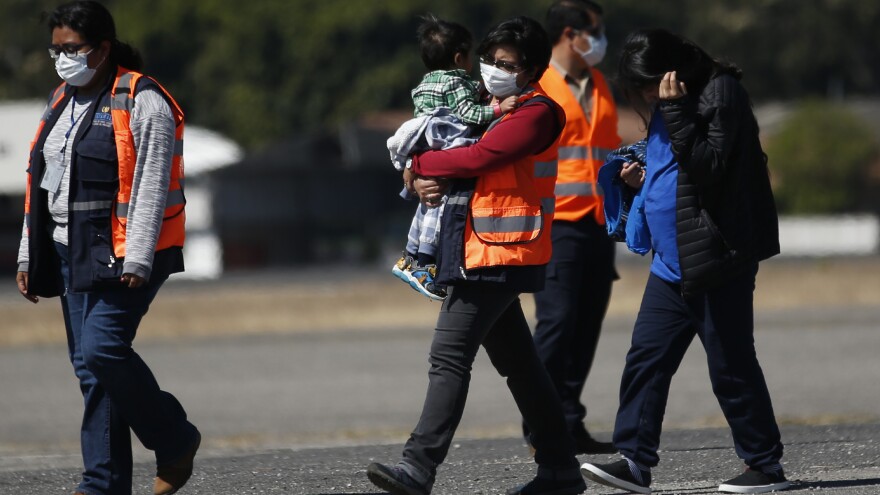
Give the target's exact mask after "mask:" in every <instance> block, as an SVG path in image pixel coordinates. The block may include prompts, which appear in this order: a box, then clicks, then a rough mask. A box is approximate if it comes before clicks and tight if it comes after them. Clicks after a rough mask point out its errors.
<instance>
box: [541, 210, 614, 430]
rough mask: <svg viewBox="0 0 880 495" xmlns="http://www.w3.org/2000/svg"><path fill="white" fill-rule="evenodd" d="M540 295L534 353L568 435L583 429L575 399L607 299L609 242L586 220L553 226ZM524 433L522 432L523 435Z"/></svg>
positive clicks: (593, 350)
mask: <svg viewBox="0 0 880 495" xmlns="http://www.w3.org/2000/svg"><path fill="white" fill-rule="evenodd" d="M551 232H552V234H551V235H552V237H553V256H552V258H551V260H550V264H549V265H547V280H546V285H545V287H544V290H543V291H541V292H538V293H536V294H535V309H536V311H535V313H536V317H537V320H538V323H537V325H536V326H535V337H534V340H535V347H536V348H537V350H538V356H539V357H540V359H541V362H542V363H544V367H545V368H546V369H547V372H548V373H549V374H550V380H551V381H552V382H553V385H554V387H555V388H556V391H557V392H558V393H559V398H560V400H562V408H563V410H564V411H565V421H566V423H567V424H568V429H569V431H572V432H573V431H575V430H576V429H579V428H583V421H584V418H585V417H586V415H587V408H586V406H584V405H583V404H582V403H581V393H582V392H583V390H584V384H585V383H586V381H587V375H588V374H589V373H590V368H591V367H592V366H593V357H594V356H595V354H596V345H597V344H598V342H599V334H600V333H601V331H602V320H603V319H604V318H605V312H606V310H607V309H608V300H609V299H610V297H611V284H612V282H613V281H614V280H615V279H616V278H617V272H616V271H615V269H614V251H615V250H614V242H613V241H612V240H611V239H610V238H609V237H608V234H607V232H606V231H605V227H604V226H602V225H599V224H597V223H596V222H595V221H594V220H593V219H592V217H585V218H583V219H581V220H579V221H577V222H566V221H555V222H553V229H552V231H551ZM526 433H528V430H527V429H526Z"/></svg>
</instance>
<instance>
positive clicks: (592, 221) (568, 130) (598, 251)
mask: <svg viewBox="0 0 880 495" xmlns="http://www.w3.org/2000/svg"><path fill="white" fill-rule="evenodd" d="M545 27H546V29H547V33H548V35H549V37H550V39H551V41H552V42H553V43H554V45H553V55H552V59H551V61H550V67H549V68H548V69H547V72H545V73H544V76H543V77H542V78H541V86H542V87H543V88H544V89H545V91H546V92H547V94H548V95H549V96H550V97H551V98H553V99H554V100H555V101H556V102H557V103H559V105H561V106H562V108H563V110H564V111H565V118H566V124H565V129H564V130H563V131H562V135H561V137H560V140H559V165H558V173H557V179H556V188H555V192H556V204H555V213H554V220H553V227H552V229H551V236H552V240H553V254H552V259H551V260H550V264H549V265H548V266H547V278H546V284H545V288H544V290H543V291H541V292H538V293H536V294H535V305H536V317H537V326H536V328H535V336H534V340H535V347H536V348H537V350H538V355H539V356H540V358H541V360H542V361H543V363H544V366H545V367H546V368H547V371H548V373H549V374H550V377H551V379H552V381H553V383H554V385H555V386H556V390H557V392H558V393H559V396H560V398H561V399H562V404H563V407H564V410H565V416H566V422H567V424H568V428H569V431H570V432H571V434H572V436H573V437H574V440H575V443H576V446H577V452H578V453H579V454H599V453H611V452H614V448H613V447H612V445H611V444H610V443H606V442H599V441H597V440H595V439H593V438H592V436H590V434H589V432H588V431H587V429H586V427H585V426H584V418H585V417H586V412H587V411H586V407H585V406H584V405H583V404H582V403H581V401H580V396H581V392H582V391H583V388H584V383H585V382H586V379H587V375H588V374H589V371H590V367H591V366H592V363H593V356H594V355H595V352H596V344H597V342H598V340H599V333H600V330H601V327H602V320H603V318H604V317H605V311H606V309H607V308H608V300H609V298H610V296H611V283H612V281H613V280H615V279H616V278H617V272H616V270H615V268H614V251H615V247H614V243H613V241H611V239H610V238H609V237H608V234H607V233H606V232H605V218H604V212H603V208H602V201H603V197H602V190H601V189H600V188H599V185H598V183H597V181H596V178H597V174H598V171H599V167H600V166H601V165H602V164H603V163H604V161H605V157H606V155H607V154H608V153H609V152H610V151H611V150H613V149H615V148H617V147H618V146H619V145H620V137H619V136H618V134H617V110H616V108H615V106H614V100H613V98H612V96H611V92H610V91H609V89H608V85H607V83H606V82H605V78H604V77H603V76H602V74H601V73H600V72H599V71H598V70H596V69H594V68H593V66H594V65H596V64H598V63H599V62H600V61H601V60H602V57H603V56H604V54H605V47H606V45H607V41H606V39H605V33H604V26H603V24H602V7H601V6H600V5H599V4H597V3H596V2H593V1H591V0H558V1H557V2H555V3H554V4H553V5H552V6H551V7H550V9H549V10H548V12H547V20H546V25H545ZM524 428H525V429H526V433H528V429H527V427H525V426H524ZM527 438H528V436H527Z"/></svg>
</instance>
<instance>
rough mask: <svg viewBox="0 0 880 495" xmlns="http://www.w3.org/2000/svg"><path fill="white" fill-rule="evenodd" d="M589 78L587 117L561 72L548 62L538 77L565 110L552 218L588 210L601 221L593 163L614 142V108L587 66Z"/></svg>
mask: <svg viewBox="0 0 880 495" xmlns="http://www.w3.org/2000/svg"><path fill="white" fill-rule="evenodd" d="M590 77H591V78H592V79H593V94H592V99H591V101H592V104H593V109H592V112H591V117H592V122H590V121H588V120H587V116H586V114H585V112H584V109H583V108H582V107H581V105H580V103H579V102H578V100H577V99H576V98H575V95H574V93H573V92H572V91H571V88H569V86H568V83H567V82H566V81H565V78H564V77H563V75H562V74H561V73H560V72H559V70H557V69H556V68H555V67H553V65H551V66H550V67H549V68H547V71H546V72H544V76H543V77H541V86H543V87H544V89H545V90H546V91H547V94H548V95H549V96H550V97H551V98H553V99H554V100H556V102H557V103H559V105H560V106H562V109H563V110H564V111H565V121H566V124H565V129H564V130H563V131H562V136H560V138H559V173H558V176H557V178H556V212H555V217H554V218H555V219H556V220H567V221H577V220H580V219H581V218H583V217H585V216H586V215H588V214H592V215H593V217H594V218H595V220H596V222H597V223H598V224H600V225H604V224H605V213H604V210H603V195H604V194H603V192H602V189H601V187H599V183H598V182H597V178H598V174H599V168H600V167H601V166H602V165H603V164H604V163H605V158H606V157H607V156H608V154H609V153H610V152H611V151H613V150H615V149H617V148H618V147H619V146H620V136H619V135H618V134H617V108H616V107H615V105H614V98H613V97H612V96H611V91H610V90H609V89H608V84H607V83H606V82H605V78H604V77H603V76H602V73H601V72H599V71H598V70H595V69H592V68H591V69H590Z"/></svg>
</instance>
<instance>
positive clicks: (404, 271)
mask: <svg viewBox="0 0 880 495" xmlns="http://www.w3.org/2000/svg"><path fill="white" fill-rule="evenodd" d="M415 264H416V261H415V260H414V259H413V257H412V256H410V254H409V253H407V252H406V251H404V252H403V256H401V257H400V259H399V260H397V263H395V264H394V266H392V267H391V273H393V274H394V276H395V277H397V278H399V279H400V280H403V281H404V282H406V283H407V284H409V283H410V278H411V277H410V275H409V272H410V271H412V267H413V265H415Z"/></svg>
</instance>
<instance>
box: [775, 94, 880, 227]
mask: <svg viewBox="0 0 880 495" xmlns="http://www.w3.org/2000/svg"><path fill="white" fill-rule="evenodd" d="M767 155H768V157H769V159H770V162H769V166H770V170H771V173H772V176H773V182H774V190H775V194H776V201H777V204H778V205H779V208H780V211H781V212H783V213H788V214H817V213H848V212H854V211H858V210H860V209H862V208H864V207H865V206H866V205H868V204H869V199H870V198H868V197H866V194H868V191H869V187H870V184H869V181H868V177H869V168H870V167H871V166H872V165H874V164H875V162H876V160H877V159H878V156H880V146H878V143H877V141H876V138H875V137H874V134H873V133H872V132H871V131H870V129H869V128H868V124H867V122H864V121H863V120H862V119H860V118H858V117H856V116H855V115H853V113H852V112H850V111H848V110H847V109H846V108H845V107H843V106H841V105H839V104H832V103H829V102H824V101H818V100H811V101H806V102H803V103H802V104H801V105H799V107H798V108H797V110H796V111H795V112H793V113H792V114H791V115H790V116H789V117H788V119H787V120H786V122H785V123H784V124H783V126H782V128H781V129H780V130H779V132H778V133H776V134H775V135H774V136H773V137H772V138H771V139H770V140H769V142H768V144H767Z"/></svg>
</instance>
